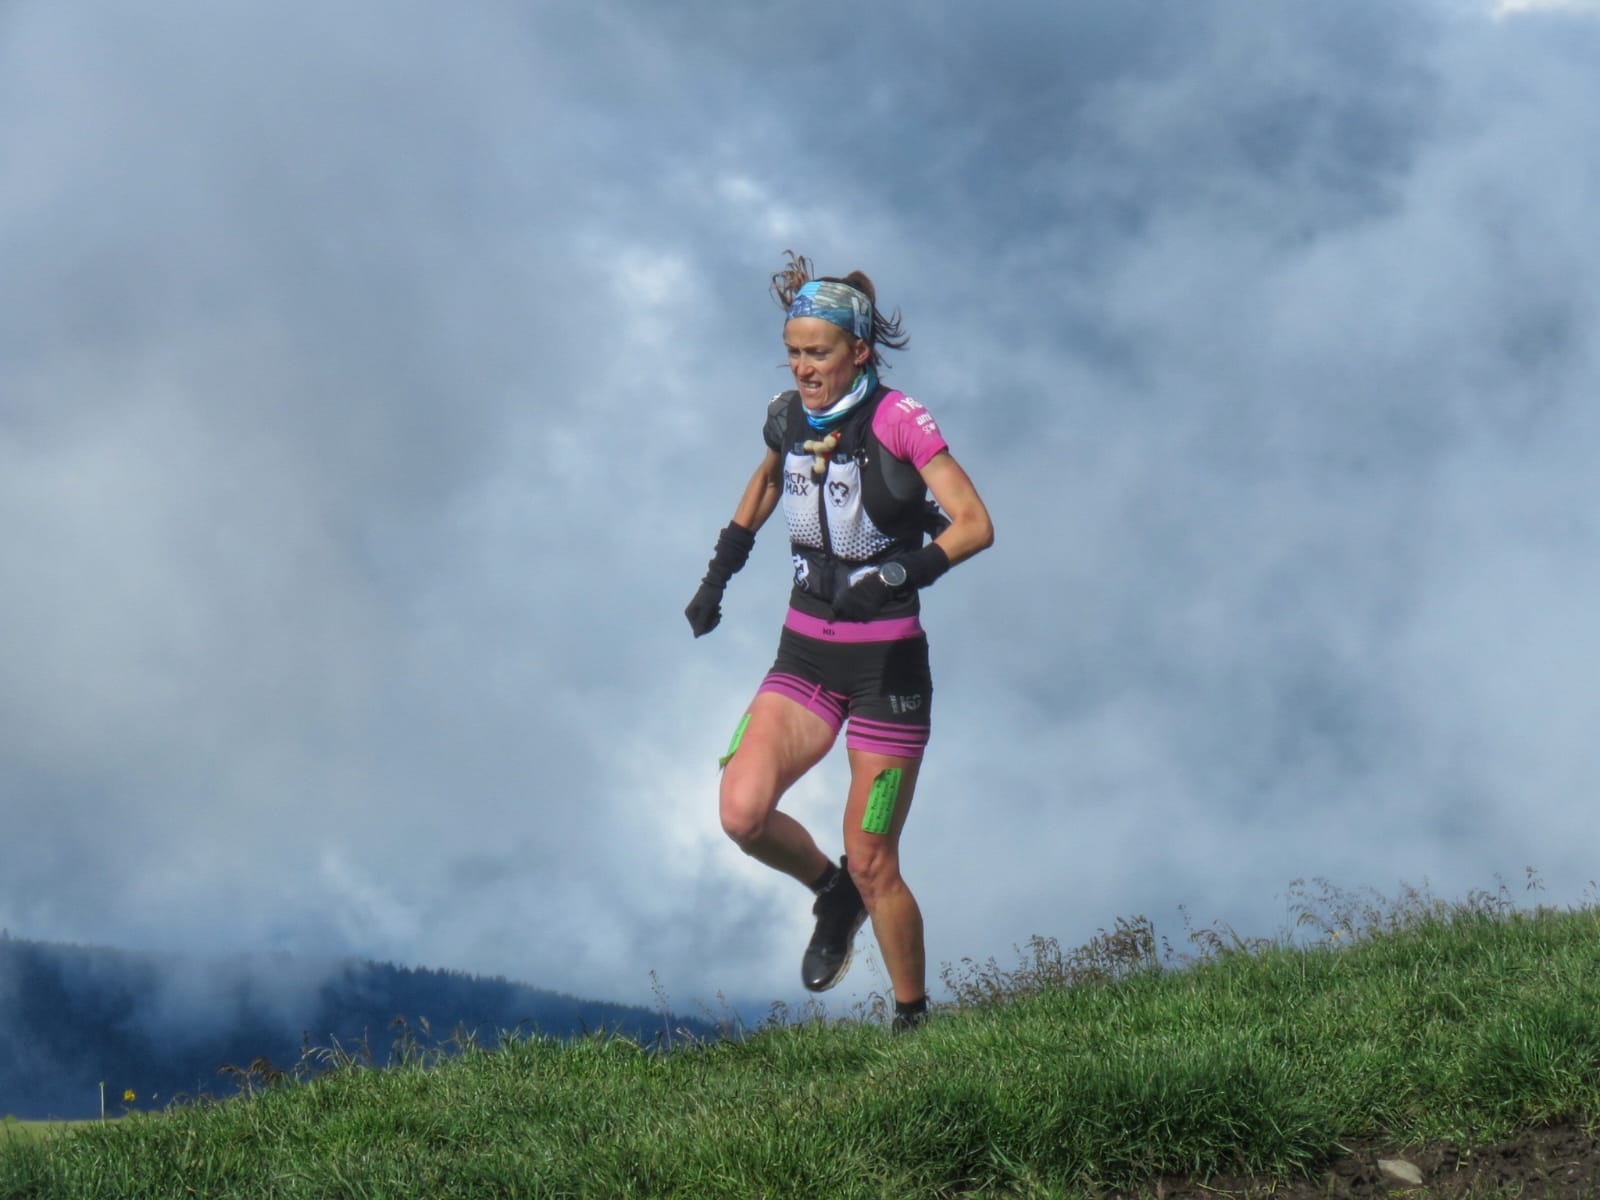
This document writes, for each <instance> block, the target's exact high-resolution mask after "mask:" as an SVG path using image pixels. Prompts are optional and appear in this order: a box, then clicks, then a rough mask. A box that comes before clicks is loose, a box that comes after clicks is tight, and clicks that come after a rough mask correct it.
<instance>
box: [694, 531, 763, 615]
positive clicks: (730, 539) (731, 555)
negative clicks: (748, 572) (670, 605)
mask: <svg viewBox="0 0 1600 1200" xmlns="http://www.w3.org/2000/svg"><path fill="white" fill-rule="evenodd" d="M755 544H756V535H755V533H754V532H753V531H752V530H749V529H746V528H745V527H744V526H743V525H736V524H734V523H733V522H732V521H730V522H728V526H727V528H725V529H724V530H723V531H722V532H721V533H719V534H718V535H717V548H716V550H715V551H713V552H712V555H711V563H710V565H709V566H707V567H706V577H705V578H704V579H702V580H701V581H700V590H699V591H697V592H695V594H694V599H693V600H691V601H689V607H688V608H686V609H684V610H683V615H684V616H686V617H688V618H689V628H690V629H692V630H694V635H695V637H703V636H704V635H706V634H708V633H710V632H711V631H712V630H713V629H715V628H716V627H717V625H718V624H719V623H720V622H721V621H722V591H723V589H724V588H726V587H727V586H728V580H730V579H732V578H733V577H734V576H735V575H736V574H738V572H739V568H740V567H742V566H744V564H745V561H746V560H747V559H749V557H750V550H751V548H752V547H754V546H755Z"/></svg>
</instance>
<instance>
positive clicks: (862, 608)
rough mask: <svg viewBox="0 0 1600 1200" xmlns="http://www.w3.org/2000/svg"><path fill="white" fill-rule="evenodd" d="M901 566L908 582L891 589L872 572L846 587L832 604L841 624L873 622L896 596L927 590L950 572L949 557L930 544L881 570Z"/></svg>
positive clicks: (895, 559) (939, 548) (881, 577)
mask: <svg viewBox="0 0 1600 1200" xmlns="http://www.w3.org/2000/svg"><path fill="white" fill-rule="evenodd" d="M889 563H899V564H900V565H901V566H903V567H904V568H905V569H906V581H905V582H904V583H903V584H901V585H900V586H899V587H898V588H891V587H890V586H889V585H888V584H887V583H885V582H884V578H883V576H882V575H881V574H879V573H878V571H869V572H868V573H867V574H865V575H863V576H862V577H861V578H860V579H858V580H857V581H856V582H855V583H853V584H851V585H850V586H849V587H847V588H846V589H845V590H844V591H843V592H841V593H840V594H839V596H838V597H837V598H836V599H835V600H834V602H833V611H834V615H835V616H837V617H838V618H839V620H841V621H870V620H872V618H873V617H875V616H877V615H878V614H879V613H880V612H882V611H883V606H884V605H886V604H888V603H889V601H890V600H893V599H894V598H895V596H896V595H897V594H898V595H904V594H905V593H906V592H909V591H913V590H915V589H917V588H925V587H927V586H928V585H929V584H930V583H932V582H933V581H934V580H935V579H937V578H939V576H941V575H943V574H944V573H945V572H946V571H948V570H949V569H950V556H949V555H948V554H946V553H945V552H944V550H943V549H942V548H941V547H939V546H938V545H935V544H933V543H930V544H928V545H926V546H924V547H922V549H920V550H912V551H910V552H909V553H906V554H896V555H895V556H894V557H892V558H889V559H886V560H885V561H884V562H883V563H882V564H881V565H880V567H879V570H881V569H882V567H884V566H887V565H888V564H889Z"/></svg>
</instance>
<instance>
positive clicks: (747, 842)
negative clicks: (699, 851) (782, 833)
mask: <svg viewBox="0 0 1600 1200" xmlns="http://www.w3.org/2000/svg"><path fill="white" fill-rule="evenodd" d="M772 809H773V805H772V804H771V803H768V802H766V801H764V800H763V799H762V798H760V797H755V798H752V797H751V796H749V795H747V794H744V792H743V789H731V788H728V787H726V786H725V787H724V788H723V790H722V803H721V816H722V832H723V833H725V834H727V835H728V837H729V838H730V839H732V841H733V843H734V845H736V846H738V847H739V849H741V850H743V851H744V852H745V853H746V854H749V853H751V852H752V851H753V850H754V849H755V848H756V847H757V846H759V845H761V843H762V842H764V841H765V840H766V837H767V823H768V818H769V817H770V816H771V815H772Z"/></svg>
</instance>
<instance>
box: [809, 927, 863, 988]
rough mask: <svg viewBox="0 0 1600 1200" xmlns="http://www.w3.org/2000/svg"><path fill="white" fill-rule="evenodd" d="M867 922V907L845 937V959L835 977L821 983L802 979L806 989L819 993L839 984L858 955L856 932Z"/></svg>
mask: <svg viewBox="0 0 1600 1200" xmlns="http://www.w3.org/2000/svg"><path fill="white" fill-rule="evenodd" d="M866 923H867V912H866V910H865V909H862V910H861V916H860V917H858V918H857V919H856V923H855V927H854V928H853V929H851V930H850V936H849V937H848V938H846V939H845V943H844V961H843V962H841V963H840V964H839V969H838V970H837V971H835V972H834V973H833V978H832V979H830V980H828V982H827V983H820V984H810V983H806V981H805V980H804V979H802V980H801V981H800V982H801V983H802V984H805V989H806V991H808V992H813V993H819V994H820V993H822V992H826V991H830V990H832V989H833V988H834V987H835V986H836V985H837V984H838V982H839V981H840V980H841V979H843V978H844V977H845V975H846V974H847V973H848V972H849V970H850V962H851V960H852V959H853V958H855V956H856V934H858V933H860V932H861V927H862V926H863V925H865V924H866Z"/></svg>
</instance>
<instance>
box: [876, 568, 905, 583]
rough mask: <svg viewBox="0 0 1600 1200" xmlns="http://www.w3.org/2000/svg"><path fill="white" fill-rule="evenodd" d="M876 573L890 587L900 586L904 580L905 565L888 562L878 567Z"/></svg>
mask: <svg viewBox="0 0 1600 1200" xmlns="http://www.w3.org/2000/svg"><path fill="white" fill-rule="evenodd" d="M878 574H879V575H880V576H882V577H883V581H884V582H885V583H887V584H888V585H889V586H890V587H892V588H897V587H900V586H901V585H902V584H904V583H905V581H906V566H905V564H904V563H897V562H889V563H884V564H883V566H881V567H879V568H878Z"/></svg>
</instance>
